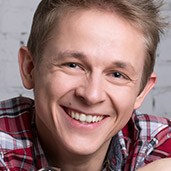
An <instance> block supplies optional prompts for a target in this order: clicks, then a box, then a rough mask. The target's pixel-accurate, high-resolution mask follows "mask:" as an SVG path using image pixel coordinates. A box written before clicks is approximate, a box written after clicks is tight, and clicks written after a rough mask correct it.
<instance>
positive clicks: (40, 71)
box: [0, 0, 171, 171]
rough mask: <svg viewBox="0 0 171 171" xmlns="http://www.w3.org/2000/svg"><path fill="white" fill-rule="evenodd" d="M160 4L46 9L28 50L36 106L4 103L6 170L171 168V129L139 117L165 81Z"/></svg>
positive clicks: (23, 55) (51, 0)
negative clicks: (161, 76)
mask: <svg viewBox="0 0 171 171" xmlns="http://www.w3.org/2000/svg"><path fill="white" fill-rule="evenodd" d="M158 3H159V2H153V1H152V0H148V1H147V0H141V1H137V0H127V1H125V0H120V1H114V0H84V1H83V0H60V1H59V0H42V1H41V2H40V4H39V6H38V8H37V10H36V13H35V15H34V19H33V25H32V29H31V33H30V37H29V41H28V45H27V47H21V48H20V51H19V66H20V71H21V76H22V80H23V84H24V86H25V87H26V88H27V89H33V90H34V101H33V100H31V99H28V98H24V97H19V98H14V99H10V100H8V101H4V102H1V110H0V111H1V117H0V122H1V126H0V128H1V132H0V134H1V137H2V138H1V140H0V144H1V157H0V168H1V170H12V171H13V170H38V169H41V168H44V167H47V166H53V167H56V168H60V169H61V170H62V171H72V170H73V171H88V170H91V171H101V170H117V171H119V170H122V171H128V170H130V171H133V170H137V169H139V168H141V170H142V171H143V170H148V168H150V170H151V169H152V168H155V167H156V166H157V167H156V168H155V169H156V170H157V169H158V168H159V166H160V169H161V168H162V169H163V166H162V163H164V164H163V165H165V168H166V169H167V168H168V167H169V165H170V164H169V163H170V161H169V160H170V159H164V160H158V159H162V158H168V157H170V155H171V138H170V137H171V126H170V125H171V122H170V121H169V120H167V119H164V118H157V117H155V116H149V115H146V114H141V113H140V112H138V111H137V110H136V109H137V108H139V107H140V106H141V104H142V102H143V100H144V98H145V96H146V95H147V94H148V93H149V91H150V90H151V89H152V88H153V86H154V85H155V82H156V75H155V74H154V73H153V67H154V63H155V52H156V48H157V44H158V42H159V34H160V32H162V30H163V26H164V25H165V24H164V23H162V22H161V18H160V16H159V14H158V9H159V6H160V4H158ZM156 160H157V162H156V163H159V164H156V163H155V161H156ZM160 161H162V162H161V163H160ZM153 162H154V164H153ZM149 163H151V164H149Z"/></svg>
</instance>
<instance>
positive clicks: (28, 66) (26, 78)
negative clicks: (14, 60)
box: [18, 47, 34, 89]
mask: <svg viewBox="0 0 171 171" xmlns="http://www.w3.org/2000/svg"><path fill="white" fill-rule="evenodd" d="M18 62H19V68H20V74H21V78H22V82H23V85H24V87H25V88H27V89H32V88H33V87H34V74H33V71H34V62H33V58H32V56H31V54H30V52H29V50H28V49H27V47H21V48H20V50H19V54H18Z"/></svg>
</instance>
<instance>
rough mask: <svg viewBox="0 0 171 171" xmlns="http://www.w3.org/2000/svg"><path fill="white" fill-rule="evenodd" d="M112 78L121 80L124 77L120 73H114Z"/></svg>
mask: <svg viewBox="0 0 171 171" xmlns="http://www.w3.org/2000/svg"><path fill="white" fill-rule="evenodd" d="M112 76H113V77H115V78H121V77H123V75H122V74H121V73H119V72H114V73H112Z"/></svg>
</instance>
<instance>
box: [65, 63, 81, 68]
mask: <svg viewBox="0 0 171 171" xmlns="http://www.w3.org/2000/svg"><path fill="white" fill-rule="evenodd" d="M66 66H68V67H70V68H76V67H78V65H77V64H75V63H68V64H66Z"/></svg>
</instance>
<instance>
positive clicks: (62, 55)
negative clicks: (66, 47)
mask: <svg viewBox="0 0 171 171" xmlns="http://www.w3.org/2000/svg"><path fill="white" fill-rule="evenodd" d="M86 56H87V55H86V54H84V53H83V52H77V51H64V52H59V53H58V55H57V59H55V60H62V59H63V58H68V57H73V58H76V59H81V60H85V58H86ZM111 66H112V67H116V68H121V69H128V70H130V71H131V72H133V73H136V71H135V69H134V67H133V66H132V65H131V64H130V63H129V62H123V61H120V60H117V61H114V62H112V63H111Z"/></svg>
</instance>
